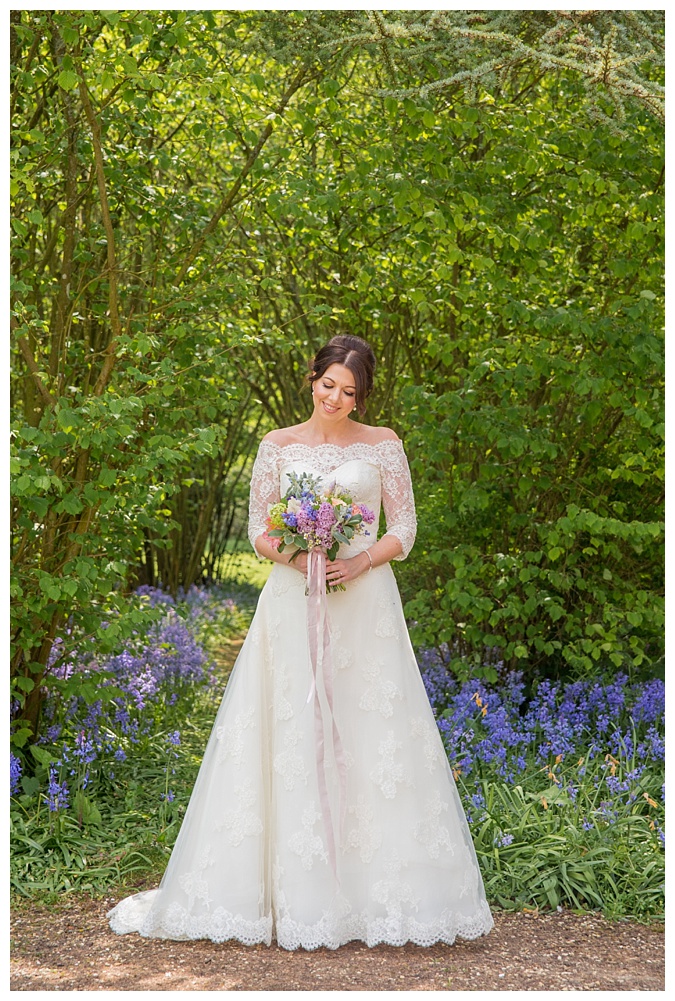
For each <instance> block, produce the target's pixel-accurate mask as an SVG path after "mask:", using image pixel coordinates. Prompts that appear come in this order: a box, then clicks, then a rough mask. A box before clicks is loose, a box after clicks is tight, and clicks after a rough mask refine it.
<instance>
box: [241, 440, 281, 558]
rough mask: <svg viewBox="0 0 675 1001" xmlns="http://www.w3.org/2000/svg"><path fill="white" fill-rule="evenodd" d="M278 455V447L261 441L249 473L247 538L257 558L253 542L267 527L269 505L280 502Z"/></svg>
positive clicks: (257, 553)
mask: <svg viewBox="0 0 675 1001" xmlns="http://www.w3.org/2000/svg"><path fill="white" fill-rule="evenodd" d="M278 453H279V446H278V445H275V444H273V443H272V442H271V441H261V442H260V445H259V447H258V454H257V455H256V457H255V462H254V463H253V472H252V473H251V492H250V494H249V500H248V537H249V540H250V543H251V545H252V546H253V549H254V551H255V553H256V555H258V556H260V553H259V552H258V550H257V549H256V548H255V540H256V539H257V538H258V536H259V535H262V534H263V532H264V531H265V528H266V527H267V526H266V525H265V519H266V518H267V514H268V508H269V506H270V504H276V503H277V501H279V500H280V491H279V471H278V466H277V459H278Z"/></svg>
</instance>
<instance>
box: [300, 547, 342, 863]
mask: <svg viewBox="0 0 675 1001" xmlns="http://www.w3.org/2000/svg"><path fill="white" fill-rule="evenodd" d="M307 594H308V598H307V632H308V638H309V656H310V660H311V662H312V685H311V688H310V691H309V695H308V696H307V701H308V702H309V701H310V700H311V698H312V696H314V735H315V743H316V771H317V777H318V782H319V801H320V803H321V815H322V817H323V824H324V828H325V830H326V841H327V843H328V856H329V858H330V864H331V868H332V870H333V875H334V876H335V878H336V879H337V878H338V876H337V858H336V852H335V831H334V826H333V816H332V813H331V809H330V799H329V797H328V786H327V783H326V761H325V730H326V727H325V725H324V714H323V710H322V707H321V701H320V698H319V684H318V682H319V679H321V681H322V683H323V690H324V692H325V695H326V704H327V707H328V715H329V717H330V722H329V726H330V729H331V736H332V740H333V754H334V757H335V764H336V766H337V772H338V779H339V784H340V835H341V836H342V834H343V831H344V823H345V807H346V792H347V762H346V760H345V754H344V750H343V747H342V741H341V740H340V734H339V731H338V728H337V723H336V722H335V716H334V713H333V662H332V660H331V651H330V625H329V622H328V616H327V614H326V611H327V609H326V554H325V553H324V552H323V550H321V549H310V551H309V552H308V554H307Z"/></svg>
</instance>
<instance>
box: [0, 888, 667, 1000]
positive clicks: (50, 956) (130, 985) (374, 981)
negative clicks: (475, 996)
mask: <svg viewBox="0 0 675 1001" xmlns="http://www.w3.org/2000/svg"><path fill="white" fill-rule="evenodd" d="M114 903H116V901H115V900H106V901H101V900H91V899H89V898H86V897H73V898H69V899H66V900H64V902H63V903H62V904H60V905H59V906H58V907H57V908H56V909H54V908H47V907H42V906H36V905H34V904H26V903H23V904H21V905H20V906H19V907H17V908H16V909H15V911H14V914H13V919H12V958H11V984H10V989H11V990H13V991H97V990H100V991H105V990H108V991H132V990H136V991H172V990H173V991H176V990H178V991H223V990H229V991H254V990H260V991H290V990H299V991H317V990H323V991H355V990H381V991H447V990H454V991H486V990H499V991H514V990H526V991H533V990H545V991H560V990H564V991H574V990H586V991H663V990H664V989H665V982H664V933H663V926H661V925H659V926H656V925H652V926H645V925H640V924H635V923H632V922H627V921H625V922H624V921H620V922H610V921H605V920H603V919H602V918H599V917H595V916H591V915H584V916H576V915H573V914H570V913H568V912H562V913H559V914H541V915H535V914H501V913H497V914H496V915H495V922H496V927H495V929H494V930H493V931H492V932H491V934H490V935H489V936H488V937H487V938H483V939H479V940H478V941H475V942H462V941H459V940H458V942H457V943H456V944H455V945H454V946H445V945H436V946H433V947H431V948H428V949H423V948H419V947H417V946H405V947H403V948H400V949H396V948H392V947H390V946H378V947H376V948H374V949H369V948H367V947H366V946H365V945H363V944H361V943H356V942H354V943H350V944H349V945H346V946H343V947H342V948H341V949H337V950H335V951H331V950H328V949H319V950H317V951H316V952H302V951H299V952H285V951H284V950H283V949H278V948H277V947H275V946H272V947H271V948H269V949H268V948H266V947H265V946H254V947H250V946H243V945H239V944H236V943H231V942H230V943H225V944H224V945H214V944H213V943H212V942H166V941H161V940H158V939H143V938H140V937H139V936H138V935H126V936H122V937H120V936H118V935H115V934H114V933H113V932H111V931H110V929H109V928H108V924H107V922H106V920H105V912H106V911H107V910H108V909H109V908H110V907H111V906H112V905H113V904H114Z"/></svg>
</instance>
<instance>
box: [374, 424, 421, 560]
mask: <svg viewBox="0 0 675 1001" xmlns="http://www.w3.org/2000/svg"><path fill="white" fill-rule="evenodd" d="M382 445H385V449H384V457H383V458H384V461H383V462H382V466H381V468H380V473H381V476H382V507H383V508H384V514H385V517H386V519H387V531H386V534H387V535H395V536H396V538H397V539H398V540H399V541H400V543H401V545H402V546H403V552H402V553H400V554H399V555H398V556H394V559H395V560H404V559H405V558H406V556H407V555H408V553H409V552H410V550H411V549H412V547H413V543H414V541H415V535H416V533H417V517H416V515H415V497H414V495H413V488H412V480H411V478H410V468H409V466H408V460H407V458H406V454H405V452H404V451H403V443H402V442H400V441H399V440H398V439H396V440H392V441H386V442H382V443H381V445H380V448H381V446H382Z"/></svg>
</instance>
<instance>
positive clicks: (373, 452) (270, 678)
mask: <svg viewBox="0 0 675 1001" xmlns="http://www.w3.org/2000/svg"><path fill="white" fill-rule="evenodd" d="M291 471H294V472H304V471H306V472H312V473H317V474H320V475H321V476H322V477H323V481H324V483H328V482H332V481H333V480H336V481H337V483H338V485H339V486H340V487H342V488H343V489H345V490H347V491H349V492H350V493H351V495H352V498H353V500H354V501H357V502H362V503H364V504H366V505H368V506H369V507H370V508H371V509H372V510H373V511H374V512H375V522H374V526H377V524H378V517H379V511H380V504H381V503H382V505H383V507H384V512H385V516H386V520H387V534H393V535H396V536H397V537H398V538H399V539H400V541H401V544H402V546H403V553H402V554H401V556H400V557H398V558H399V559H403V558H404V557H405V556H406V555H407V553H408V552H409V550H410V548H411V546H412V544H413V541H414V538H415V530H416V521H415V508H414V500H413V493H412V486H411V482H410V473H409V470H408V463H407V460H406V457H405V453H404V451H403V447H402V444H401V442H400V441H398V440H397V439H390V440H385V441H382V442H380V443H378V444H375V445H369V444H365V443H358V444H352V445H348V446H345V447H340V446H335V445H319V446H316V447H310V446H307V445H300V444H292V445H286V446H278V445H275V444H273V443H271V442H269V441H263V442H262V443H261V445H260V448H259V451H258V455H257V457H256V461H255V465H254V470H253V477H252V482H251V502H250V511H249V536H250V538H251V541H252V543H254V540H255V539H256V538H257V537H258V536H259V535H261V534H262V532H263V531H264V528H265V517H266V515H267V508H268V505H269V504H271V503H273V502H276V501H277V500H279V497H280V495H283V493H285V491H286V489H287V487H288V485H289V484H288V478H287V474H288V473H289V472H291ZM375 530H376V529H375V528H373V534H372V535H371V536H370V537H368V536H365V537H364V536H358V537H356V538H355V539H354V540H353V541H352V544H351V545H350V546H343V547H342V549H341V551H340V554H339V555H340V556H352V555H355V554H356V553H357V552H359V551H360V550H361V549H364V548H367V547H369V546H370V545H373V544H374V542H375V541H376V540H375ZM326 603H327V608H328V612H327V615H328V622H329V627H330V635H331V659H332V666H333V689H334V700H333V712H334V722H335V724H336V727H337V738H336V737H335V731H334V729H333V717H332V714H331V712H330V708H329V705H328V703H327V700H326V692H325V689H324V687H323V685H322V679H321V678H320V679H319V683H318V685H317V690H318V691H319V695H320V706H321V716H322V719H323V722H322V723H320V725H319V729H318V730H317V725H316V720H315V707H314V697H313V694H312V670H311V663H310V654H309V644H308V636H307V598H306V597H305V579H304V577H303V575H302V574H301V573H299V572H298V571H297V570H295V569H293V568H292V567H288V566H283V565H281V564H278V563H275V564H274V567H273V569H272V572H271V574H270V577H269V579H268V581H267V583H266V584H265V587H264V588H263V590H262V593H261V595H260V599H259V601H258V606H257V610H256V613H255V617H254V619H253V621H252V624H251V627H250V630H249V633H248V636H247V637H246V640H245V642H244V645H243V647H242V649H241V651H240V653H239V657H238V658H237V662H236V664H235V667H234V669H233V671H232V675H231V677H230V680H229V682H228V685H227V689H226V692H225V696H224V698H223V701H222V704H221V707H220V709H219V711H218V715H217V717H216V720H215V724H214V728H213V732H212V735H211V738H210V740H209V743H208V746H207V748H206V751H205V754H204V759H203V762H202V765H201V769H200V772H199V775H198V777H197V781H196V783H195V787H194V790H193V793H192V796H191V799H190V803H189V806H188V810H187V813H186V816H185V819H184V821H183V825H182V828H181V831H180V834H179V836H178V839H177V841H176V844H175V847H174V849H173V853H172V855H171V858H170V860H169V864H168V866H167V869H166V872H165V874H164V877H163V879H162V881H161V884H160V886H159V888H158V889H157V890H150V891H148V892H145V893H139V894H135V895H134V896H132V897H127V898H126V899H125V900H122V901H121V902H120V903H119V904H118V905H117V906H116V907H115V908H114V909H113V910H112V911H110V914H109V917H110V924H111V927H112V928H113V930H114V931H116V932H118V933H119V934H124V933H126V932H131V931H136V932H140V934H141V935H145V936H153V937H159V938H168V939H197V938H206V939H211V940H213V941H214V942H223V941H225V940H226V939H238V940H239V941H240V942H244V943H247V944H250V945H253V944H255V943H261V942H264V943H267V944H268V945H269V944H270V943H271V941H272V940H273V939H275V940H276V942H277V943H278V944H279V945H280V946H282V947H283V948H285V949H297V948H304V949H315V948H317V947H319V946H327V947H328V948H331V949H333V948H337V947H338V946H340V945H342V944H343V943H345V942H348V941H350V940H352V939H359V940H361V941H363V942H366V943H367V944H368V945H370V946H373V945H377V944H379V943H387V944H389V945H403V944H404V943H405V942H413V943H417V944H418V945H432V944H433V943H435V942H447V943H452V942H453V941H454V939H455V937H456V936H458V935H459V936H461V937H463V938H476V937H478V936H479V935H483V934H486V933H487V932H488V931H489V930H490V928H491V927H492V924H493V921H492V916H491V914H490V910H489V908H488V905H487V902H486V899H485V893H484V889H483V883H482V880H481V876H480V871H479V869H478V864H477V861H476V855H475V852H474V848H473V844H472V842H471V836H470V834H469V830H468V826H467V823H466V819H465V817H464V813H463V810H462V806H461V803H460V800H459V796H458V794H457V791H456V788H455V784H454V780H453V777H452V773H451V770H450V767H449V764H448V760H447V757H446V754H445V752H444V748H443V744H442V742H441V738H440V735H439V733H438V729H437V727H436V723H435V720H434V717H433V714H432V711H431V708H430V705H429V702H428V699H427V696H426V692H425V690H424V685H423V683H422V679H421V676H420V673H419V669H418V666H417V663H416V661H415V656H414V653H413V649H412V646H411V643H410V639H409V636H408V632H407V629H406V624H405V620H404V617H403V611H402V607H401V599H400V597H399V593H398V588H397V586H396V581H395V578H394V574H393V572H392V569H391V567H390V566H389V565H388V564H385V565H384V566H380V567H376V568H374V569H373V570H372V571H370V572H366V573H364V574H362V575H361V576H360V577H358V578H357V579H356V580H355V581H352V582H350V583H348V584H347V585H346V590H345V591H342V592H335V593H331V594H329V595H327V597H326ZM320 741H322V742H323V746H324V750H325V767H324V769H323V775H324V783H325V784H324V786H323V788H324V790H327V796H328V804H327V806H326V794H325V792H324V795H323V796H322V786H321V783H320V780H319V771H320V768H319V766H318V765H317V751H318V746H317V745H318V743H319V742H320ZM340 745H341V748H342V751H343V754H340V750H339V746H340ZM341 782H344V783H346V786H345V785H343V786H342V789H343V793H341ZM327 824H330V825H331V826H332V827H333V838H332V839H331V838H330V837H329V836H328V832H327V830H326V827H327ZM331 842H332V844H333V845H334V847H333V848H332V845H331ZM331 848H332V850H331Z"/></svg>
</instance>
